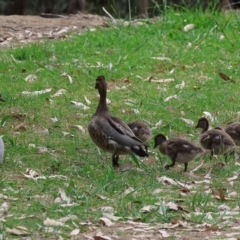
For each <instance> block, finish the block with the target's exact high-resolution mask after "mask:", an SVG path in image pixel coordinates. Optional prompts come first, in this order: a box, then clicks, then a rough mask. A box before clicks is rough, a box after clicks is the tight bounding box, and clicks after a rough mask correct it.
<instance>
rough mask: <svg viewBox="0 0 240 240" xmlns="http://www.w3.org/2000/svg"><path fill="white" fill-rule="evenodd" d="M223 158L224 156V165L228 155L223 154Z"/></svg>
mask: <svg viewBox="0 0 240 240" xmlns="http://www.w3.org/2000/svg"><path fill="white" fill-rule="evenodd" d="M223 156H224V160H225V163H227V158H228V154H227V153H224V154H223Z"/></svg>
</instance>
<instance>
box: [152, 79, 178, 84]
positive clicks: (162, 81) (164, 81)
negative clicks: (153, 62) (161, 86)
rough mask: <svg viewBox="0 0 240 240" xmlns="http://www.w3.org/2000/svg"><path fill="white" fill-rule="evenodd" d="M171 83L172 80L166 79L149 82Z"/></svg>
mask: <svg viewBox="0 0 240 240" xmlns="http://www.w3.org/2000/svg"><path fill="white" fill-rule="evenodd" d="M148 81H149V80H148ZM173 81H174V79H173V78H166V79H158V80H153V79H151V80H150V81H149V82H153V83H169V82H173Z"/></svg>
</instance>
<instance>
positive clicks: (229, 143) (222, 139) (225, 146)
mask: <svg viewBox="0 0 240 240" xmlns="http://www.w3.org/2000/svg"><path fill="white" fill-rule="evenodd" d="M196 128H202V133H201V135H200V144H201V146H202V147H203V148H204V149H209V150H210V151H211V158H212V156H213V154H215V155H222V154H223V155H224V156H225V161H226V159H227V155H226V153H227V152H228V151H230V150H233V149H234V148H235V147H236V145H235V143H234V141H233V139H232V138H231V137H230V136H229V135H228V133H226V132H225V131H224V130H222V129H221V128H214V129H211V130H209V122H208V120H207V119H206V118H205V117H202V118H200V119H199V120H198V123H197V126H196Z"/></svg>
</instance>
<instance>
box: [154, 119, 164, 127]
mask: <svg viewBox="0 0 240 240" xmlns="http://www.w3.org/2000/svg"><path fill="white" fill-rule="evenodd" d="M162 124H163V120H159V121H158V122H157V123H155V126H156V127H159V126H161V125H162Z"/></svg>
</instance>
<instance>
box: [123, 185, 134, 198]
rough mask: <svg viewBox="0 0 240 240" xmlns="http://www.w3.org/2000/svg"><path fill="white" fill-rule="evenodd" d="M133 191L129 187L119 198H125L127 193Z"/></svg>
mask: <svg viewBox="0 0 240 240" xmlns="http://www.w3.org/2000/svg"><path fill="white" fill-rule="evenodd" d="M133 191H134V188H132V187H129V188H128V189H126V190H125V191H124V192H123V193H122V194H121V197H125V196H127V195H128V194H129V193H131V192H133Z"/></svg>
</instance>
